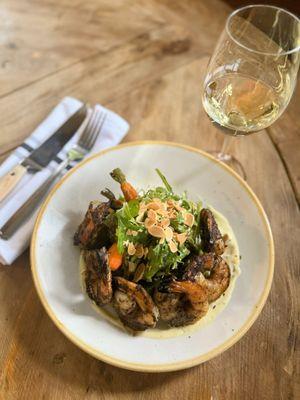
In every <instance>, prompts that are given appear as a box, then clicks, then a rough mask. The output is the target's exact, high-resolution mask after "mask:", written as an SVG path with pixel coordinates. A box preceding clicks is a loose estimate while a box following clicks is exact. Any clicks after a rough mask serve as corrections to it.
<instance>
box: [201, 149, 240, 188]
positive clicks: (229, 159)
mask: <svg viewBox="0 0 300 400" xmlns="http://www.w3.org/2000/svg"><path fill="white" fill-rule="evenodd" d="M208 153H209V154H211V155H212V156H214V157H215V158H216V159H217V160H218V161H221V162H223V163H224V164H226V165H228V166H229V167H230V168H232V169H233V170H234V171H235V172H237V173H238V174H239V175H240V176H241V177H242V178H243V179H244V180H245V181H246V180H247V175H246V172H245V169H244V167H243V165H242V164H241V163H240V162H239V160H238V159H237V158H235V157H234V156H233V155H232V154H227V153H222V152H220V151H208Z"/></svg>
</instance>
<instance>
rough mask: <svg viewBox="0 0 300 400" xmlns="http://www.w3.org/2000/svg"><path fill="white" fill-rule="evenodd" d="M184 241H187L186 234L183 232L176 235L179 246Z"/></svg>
mask: <svg viewBox="0 0 300 400" xmlns="http://www.w3.org/2000/svg"><path fill="white" fill-rule="evenodd" d="M186 239H187V234H186V233H185V232H184V233H177V235H176V240H177V242H178V243H179V244H180V245H181V244H183V243H184V242H185V241H186Z"/></svg>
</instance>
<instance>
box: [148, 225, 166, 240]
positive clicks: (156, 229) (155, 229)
mask: <svg viewBox="0 0 300 400" xmlns="http://www.w3.org/2000/svg"><path fill="white" fill-rule="evenodd" d="M148 232H149V233H150V235H152V236H154V237H157V238H165V231H164V229H163V228H162V227H160V226H156V225H153V226H150V228H148Z"/></svg>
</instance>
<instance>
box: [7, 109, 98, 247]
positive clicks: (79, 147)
mask: <svg viewBox="0 0 300 400" xmlns="http://www.w3.org/2000/svg"><path fill="white" fill-rule="evenodd" d="M105 118H106V113H105V112H104V111H100V110H97V109H94V110H93V111H92V113H91V116H90V117H89V120H88V122H87V125H86V127H85V128H84V130H83V132H82V134H81V136H80V138H79V140H78V143H75V144H74V145H73V146H72V148H71V149H70V150H69V151H68V153H67V159H66V160H65V161H63V162H62V163H61V164H60V165H59V167H58V168H57V170H56V171H55V172H54V173H53V174H52V175H51V176H50V177H49V178H48V179H47V180H46V181H45V182H44V183H43V184H42V186H40V187H39V188H38V189H37V190H36V191H35V192H34V193H33V194H32V195H31V196H30V197H29V199H28V200H27V201H26V202H25V203H24V204H23V205H22V206H21V207H20V208H19V209H18V210H17V211H16V212H15V213H14V214H13V215H12V216H11V217H10V219H9V220H8V221H7V222H6V223H5V224H4V225H3V226H2V227H1V228H0V237H1V239H4V240H8V239H9V238H10V237H11V236H12V235H13V234H14V233H15V232H16V230H17V229H18V228H19V226H20V225H21V224H22V223H23V222H24V221H25V220H26V219H27V218H28V217H29V216H30V215H31V214H32V212H33V211H34V209H35V208H36V207H37V205H38V204H39V203H40V201H41V199H42V198H43V197H44V195H45V194H46V193H47V192H48V190H49V188H50V187H51V184H52V183H53V182H54V181H55V180H56V178H57V177H58V176H59V175H60V174H61V173H62V172H63V171H64V170H65V169H66V168H68V167H69V166H71V162H72V161H75V162H79V161H81V160H82V159H83V158H84V157H85V155H86V154H87V153H89V152H90V150H91V149H92V148H93V146H94V144H95V142H96V140H97V138H98V136H99V134H100V133H101V130H102V127H103V124H104V121H105Z"/></svg>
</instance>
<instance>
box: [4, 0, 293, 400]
mask: <svg viewBox="0 0 300 400" xmlns="http://www.w3.org/2000/svg"><path fill="white" fill-rule="evenodd" d="M229 12H230V8H229V6H228V5H226V4H225V3H222V2H221V1H219V0H209V1H205V0H202V1H201V0H188V1H180V0H138V1H136V0H114V1H111V0H85V1H83V0H43V1H40V0H2V1H1V3H0V13H1V16H2V18H1V22H2V23H1V24H0V32H1V36H0V37H1V52H0V82H1V85H0V115H1V120H0V126H1V131H0V132H1V133H0V160H2V159H4V158H5V157H6V156H7V155H8V154H9V152H10V151H11V150H13V149H14V148H15V147H16V146H17V145H18V144H19V143H20V142H22V140H23V139H24V138H25V137H26V136H27V135H28V134H29V133H30V132H31V131H32V129H33V128H34V127H35V126H36V125H37V124H38V123H39V122H40V121H41V120H42V119H43V118H44V117H45V116H46V115H47V113H48V112H49V111H50V110H51V109H52V107H53V106H54V105H55V104H56V103H57V102H58V101H59V100H60V99H61V98H62V97H63V96H65V95H71V96H76V97H78V98H81V99H84V100H86V101H88V102H90V103H95V102H100V103H102V104H103V105H105V106H108V107H110V108H112V109H113V110H115V111H116V112H118V113H120V114H121V115H122V116H123V117H125V118H126V119H127V120H128V121H129V122H130V124H131V130H130V133H129V134H128V136H127V137H126V141H131V140H140V139H163V140H171V141H177V142H182V143H185V144H189V145H192V146H196V147H199V148H202V149H204V150H211V149H217V148H220V146H221V145H222V141H223V140H224V137H223V136H222V134H221V133H219V132H217V131H216V130H215V128H214V127H213V125H212V124H211V123H210V122H209V120H208V118H207V117H206V116H205V114H204V111H203V108H202V106H201V99H200V91H201V82H202V81H203V78H204V74H205V68H206V65H207V61H208V57H209V55H210V54H211V52H212V50H213V47H214V44H215V42H216V39H217V37H218V35H219V34H220V32H221V30H222V27H223V25H224V21H225V19H226V16H227V15H228V13H229ZM299 99H300V92H299V90H298V91H297V92H296V94H295V96H294V98H293V100H292V102H291V104H290V106H289V107H288V109H287V111H286V112H285V113H284V115H283V116H282V117H281V118H280V119H279V120H278V122H276V123H275V124H274V125H273V126H271V127H270V128H269V129H267V130H266V131H263V132H261V133H260V134H256V135H252V136H250V137H248V138H242V139H236V140H235V141H234V142H233V147H232V151H233V152H234V154H235V155H236V156H237V157H238V158H239V159H240V160H241V161H242V163H243V164H244V166H245V167H246V172H247V176H248V181H249V184H250V185H251V186H252V188H253V189H254V191H255V192H256V193H257V195H258V196H259V198H260V200H261V201H262V204H263V206H264V207H265V210H266V212H267V214H268V216H269V219H270V222H271V225H272V229H273V233H274V239H275V248H276V265H275V276H274V282H273V286H272V290H271V294H270V296H269V298H268V301H267V303H266V306H265V307H264V309H263V311H262V313H261V315H260V317H259V318H258V320H257V321H256V322H255V324H254V325H253V327H252V328H251V329H250V331H249V332H248V333H247V334H246V335H245V336H244V337H243V338H242V340H240V341H239V342H238V343H237V344H236V345H234V346H233V347H232V348H231V349H229V350H228V351H226V352H225V353H223V354H222V355H220V356H218V357H216V358H214V359H213V360H211V361H209V362H207V363H205V364H202V365H200V366H198V367H194V368H192V369H188V370H185V371H180V372H173V373H162V374H150V373H135V372H130V371H125V370H121V369H118V368H115V367H112V366H110V365H107V364H104V363H102V362H100V361H98V360H96V359H93V358H92V357H90V356H89V355H87V354H85V353H84V352H82V351H81V350H79V349H78V348H76V347H75V346H74V345H73V344H72V343H71V342H69V341H68V340H67V339H66V338H65V337H64V336H63V335H62V334H61V333H60V331H59V330H58V329H57V328H56V327H55V326H54V325H53V323H52V322H51V320H50V319H49V317H48V316H47V314H46V312H45V311H44V309H43V307H42V305H41V303H40V301H39V299H38V296H37V294H36V291H35V289H34V286H33V282H32V278H31V273H30V265H29V257H28V252H26V253H25V254H23V255H22V256H21V257H19V259H18V260H17V261H16V262H15V263H14V264H13V265H12V266H10V267H4V266H0V399H1V400H2V399H5V400H11V399H13V400H15V399H20V400H26V399H30V400H31V399H33V400H35V399H49V400H61V399H71V400H77V399H104V400H111V399H118V400H119V399H120V400H123V399H124V400H127V399H135V400H142V399H143V400H148V399H149V400H157V399H192V400H194V399H195V400H199V399H201V400H202V399H203V400H221V399H222V400H223V399H225V400H227V399H229V400H234V399H237V400H239V399H241V400H247V399H249V400H253V399H255V400H273V399H282V400H291V399H297V398H299V397H300V385H299V378H300V368H299V357H300V354H299V341H298V340H297V334H298V328H299V265H300V256H299V244H300V242H299V237H300V215H299V204H298V203H297V198H298V200H299V198H300V163H299V150H300V138H299V134H300V118H299ZM249 284H251V283H249Z"/></svg>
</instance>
